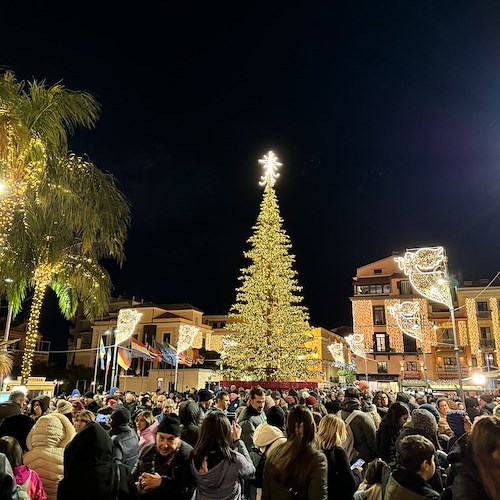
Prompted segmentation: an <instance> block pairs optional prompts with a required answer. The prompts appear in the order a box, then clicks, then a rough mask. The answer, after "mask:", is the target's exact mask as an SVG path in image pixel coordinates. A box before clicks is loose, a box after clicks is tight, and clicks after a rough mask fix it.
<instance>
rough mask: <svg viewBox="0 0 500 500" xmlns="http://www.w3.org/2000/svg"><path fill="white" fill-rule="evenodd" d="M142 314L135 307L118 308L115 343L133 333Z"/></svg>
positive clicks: (119, 342) (122, 340) (123, 340)
mask: <svg viewBox="0 0 500 500" xmlns="http://www.w3.org/2000/svg"><path fill="white" fill-rule="evenodd" d="M141 316H142V314H141V313H140V312H139V311H137V309H120V312H119V313H118V319H117V321H116V340H115V343H116V344H117V345H119V344H121V343H122V342H125V340H127V339H128V338H129V337H131V336H132V335H133V333H134V330H135V327H136V326H137V323H139V321H140V319H141Z"/></svg>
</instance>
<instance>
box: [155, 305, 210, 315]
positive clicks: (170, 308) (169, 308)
mask: <svg viewBox="0 0 500 500" xmlns="http://www.w3.org/2000/svg"><path fill="white" fill-rule="evenodd" d="M158 307H160V308H161V309H165V310H167V311H185V310H194V311H198V312H201V313H202V312H203V311H202V310H201V309H198V308H197V307H194V306H193V305H191V304H187V303H184V304H162V305H159V306H158Z"/></svg>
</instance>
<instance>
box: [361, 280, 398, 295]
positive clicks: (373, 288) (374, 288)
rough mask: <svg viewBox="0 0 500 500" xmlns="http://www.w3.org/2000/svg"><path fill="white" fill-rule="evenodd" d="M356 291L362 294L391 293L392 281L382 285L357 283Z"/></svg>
mask: <svg viewBox="0 0 500 500" xmlns="http://www.w3.org/2000/svg"><path fill="white" fill-rule="evenodd" d="M356 293H358V294H361V295H366V294H372V295H380V294H383V293H391V285H390V283H384V284H380V285H357V286H356Z"/></svg>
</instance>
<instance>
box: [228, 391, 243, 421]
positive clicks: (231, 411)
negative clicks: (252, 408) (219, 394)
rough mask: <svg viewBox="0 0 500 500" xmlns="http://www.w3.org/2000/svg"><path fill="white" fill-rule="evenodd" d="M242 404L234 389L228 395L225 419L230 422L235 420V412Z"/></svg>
mask: <svg viewBox="0 0 500 500" xmlns="http://www.w3.org/2000/svg"><path fill="white" fill-rule="evenodd" d="M242 404H243V402H242V400H241V399H240V395H239V394H238V391H237V390H236V388H235V389H234V392H233V391H231V393H230V394H229V406H228V407H227V418H229V421H230V422H232V421H233V420H234V419H235V418H236V410H237V409H238V407H240V406H241V405H242Z"/></svg>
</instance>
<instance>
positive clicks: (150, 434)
mask: <svg viewBox="0 0 500 500" xmlns="http://www.w3.org/2000/svg"><path fill="white" fill-rule="evenodd" d="M135 425H136V427H137V432H138V433H139V449H140V450H141V451H142V450H143V449H144V448H145V447H146V446H149V445H151V444H154V443H155V440H156V437H155V435H156V430H157V429H158V425H159V424H158V421H157V420H155V418H154V417H153V414H152V413H151V412H150V411H149V410H144V411H140V412H139V413H138V414H137V416H136V417H135Z"/></svg>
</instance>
